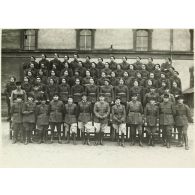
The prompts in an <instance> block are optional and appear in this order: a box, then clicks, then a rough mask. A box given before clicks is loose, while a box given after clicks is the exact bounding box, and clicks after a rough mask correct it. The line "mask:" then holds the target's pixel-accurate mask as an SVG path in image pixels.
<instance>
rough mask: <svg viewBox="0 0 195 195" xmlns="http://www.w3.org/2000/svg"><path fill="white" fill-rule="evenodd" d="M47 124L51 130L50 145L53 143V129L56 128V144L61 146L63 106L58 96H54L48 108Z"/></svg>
mask: <svg viewBox="0 0 195 195" xmlns="http://www.w3.org/2000/svg"><path fill="white" fill-rule="evenodd" d="M49 113H50V115H49V124H50V128H51V143H53V138H54V129H55V127H56V128H57V133H58V143H59V144H61V143H62V140H61V125H62V122H63V114H64V104H63V102H62V101H60V100H59V96H58V94H54V96H53V100H52V101H51V102H50V106H49Z"/></svg>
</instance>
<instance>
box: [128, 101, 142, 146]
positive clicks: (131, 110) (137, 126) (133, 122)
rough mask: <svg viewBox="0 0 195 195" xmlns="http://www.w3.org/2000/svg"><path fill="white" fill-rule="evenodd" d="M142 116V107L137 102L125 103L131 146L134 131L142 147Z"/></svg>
mask: <svg viewBox="0 0 195 195" xmlns="http://www.w3.org/2000/svg"><path fill="white" fill-rule="evenodd" d="M142 114H143V107H142V104H141V102H139V101H137V100H136V101H130V102H128V103H127V124H129V125H130V131H131V141H132V145H134V144H135V138H136V130H138V133H139V144H140V146H142V123H143V119H142Z"/></svg>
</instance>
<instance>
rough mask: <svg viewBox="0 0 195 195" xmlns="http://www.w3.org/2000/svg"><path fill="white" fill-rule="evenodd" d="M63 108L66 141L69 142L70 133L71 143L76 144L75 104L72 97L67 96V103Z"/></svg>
mask: <svg viewBox="0 0 195 195" xmlns="http://www.w3.org/2000/svg"><path fill="white" fill-rule="evenodd" d="M64 108H65V110H64V114H65V117H64V126H65V129H66V132H67V141H68V142H67V143H70V136H71V135H72V138H73V144H74V145H76V134H77V105H76V104H74V103H73V98H72V97H69V98H68V103H67V104H65V107H64Z"/></svg>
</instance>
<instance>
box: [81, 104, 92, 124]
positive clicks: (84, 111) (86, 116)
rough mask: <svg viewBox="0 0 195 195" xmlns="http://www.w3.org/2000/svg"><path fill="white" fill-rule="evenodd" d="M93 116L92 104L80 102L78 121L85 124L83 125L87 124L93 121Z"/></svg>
mask: <svg viewBox="0 0 195 195" xmlns="http://www.w3.org/2000/svg"><path fill="white" fill-rule="evenodd" d="M91 114H92V110H91V103H90V102H88V101H86V102H84V101H81V102H79V104H78V121H79V122H83V123H87V122H89V121H91Z"/></svg>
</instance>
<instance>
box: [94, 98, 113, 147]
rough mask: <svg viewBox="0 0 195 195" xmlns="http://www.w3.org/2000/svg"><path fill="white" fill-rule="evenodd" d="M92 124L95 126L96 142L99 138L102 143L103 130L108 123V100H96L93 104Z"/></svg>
mask: <svg viewBox="0 0 195 195" xmlns="http://www.w3.org/2000/svg"><path fill="white" fill-rule="evenodd" d="M93 111H94V115H95V116H94V126H95V128H96V135H95V139H96V144H98V143H97V139H98V138H99V141H100V144H101V145H102V144H103V137H104V131H105V128H106V127H107V124H108V117H109V114H110V106H109V104H108V102H106V101H104V102H100V101H99V102H96V103H95V105H94V109H93Z"/></svg>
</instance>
